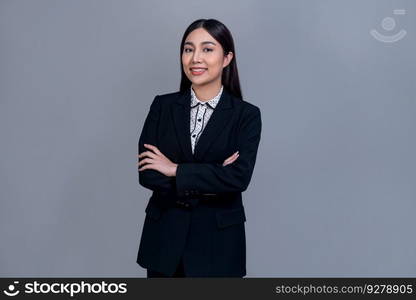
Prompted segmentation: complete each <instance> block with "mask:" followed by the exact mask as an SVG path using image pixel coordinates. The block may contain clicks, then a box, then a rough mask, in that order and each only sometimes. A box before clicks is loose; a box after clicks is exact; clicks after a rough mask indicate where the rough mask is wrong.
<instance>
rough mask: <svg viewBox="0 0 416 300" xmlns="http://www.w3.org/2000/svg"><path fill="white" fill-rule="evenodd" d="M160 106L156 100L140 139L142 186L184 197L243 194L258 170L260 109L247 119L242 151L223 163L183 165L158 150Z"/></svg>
mask: <svg viewBox="0 0 416 300" xmlns="http://www.w3.org/2000/svg"><path fill="white" fill-rule="evenodd" d="M159 116H160V103H159V98H158V96H156V97H155V99H154V101H153V103H152V105H151V107H150V112H149V114H148V116H147V118H146V120H145V124H144V126H143V130H142V134H141V135H140V139H139V149H138V150H139V153H140V154H139V155H138V158H139V162H138V166H139V183H140V184H141V185H142V186H144V187H146V188H148V189H151V190H154V191H164V192H174V193H177V194H180V195H181V194H183V193H184V192H186V191H192V192H193V193H194V194H202V193H227V192H242V191H244V190H246V189H247V187H248V184H249V182H250V179H251V175H252V172H253V169H254V164H255V161H256V156H257V149H258V145H259V142H260V135H261V116H260V110H259V109H258V108H255V109H252V110H251V112H250V113H249V114H247V115H246V116H245V118H244V122H243V124H242V127H241V131H240V132H241V133H240V136H239V137H238V141H239V143H238V144H239V145H238V147H239V151H237V152H235V153H234V154H233V155H231V156H230V157H228V158H227V159H226V160H225V161H224V162H223V163H222V164H214V163H183V164H176V163H173V162H172V161H170V160H169V158H167V157H166V156H165V155H164V154H163V153H162V152H161V151H160V150H159V149H158V148H157V147H156V145H157V140H156V136H157V124H158V120H159Z"/></svg>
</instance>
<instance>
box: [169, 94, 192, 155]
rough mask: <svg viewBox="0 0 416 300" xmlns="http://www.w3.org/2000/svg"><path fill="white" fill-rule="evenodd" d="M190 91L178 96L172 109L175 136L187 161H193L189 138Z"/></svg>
mask: <svg viewBox="0 0 416 300" xmlns="http://www.w3.org/2000/svg"><path fill="white" fill-rule="evenodd" d="M190 103H191V91H190V90H188V91H185V92H184V93H182V94H180V96H179V97H178V99H177V100H176V103H175V105H174V107H173V111H172V114H173V122H174V124H175V129H176V136H177V138H178V141H179V144H180V146H181V149H182V152H183V154H184V156H185V159H186V160H187V161H194V157H193V155H192V145H191V137H190V122H191V104H190Z"/></svg>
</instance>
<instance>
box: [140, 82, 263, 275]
mask: <svg viewBox="0 0 416 300" xmlns="http://www.w3.org/2000/svg"><path fill="white" fill-rule="evenodd" d="M190 101H191V94H190V90H187V91H185V92H176V93H169V94H164V95H158V96H156V97H155V99H154V100H153V103H152V105H151V106H150V112H149V114H148V116H147V118H146V120H145V123H144V126H143V129H142V133H141V135H140V138H139V144H138V150H139V153H142V152H144V151H147V150H148V149H147V148H145V147H144V144H152V145H154V146H156V147H158V149H159V150H160V151H161V152H162V153H163V154H164V155H165V156H166V157H168V158H169V159H170V160H171V161H172V162H174V163H177V164H178V168H177V172H176V177H167V176H165V175H163V174H162V173H160V172H158V171H155V170H149V169H147V170H143V171H139V183H140V184H141V185H142V186H144V187H146V188H148V189H150V190H152V191H153V194H152V196H151V198H150V199H149V202H148V204H147V207H146V210H145V211H146V218H145V221H144V225H143V232H142V236H141V240H140V246H139V251H138V255H137V263H138V264H139V265H140V266H142V267H144V268H149V269H151V270H154V271H158V272H161V273H164V274H166V275H169V276H170V275H172V274H173V273H174V272H175V270H176V268H177V265H178V263H179V260H180V258H181V256H182V255H183V262H184V266H185V272H186V276H187V277H243V276H245V275H246V238H245V227H244V222H245V221H246V217H245V212H244V206H243V203H242V197H241V193H242V192H243V191H245V190H246V189H247V187H248V185H249V182H250V180H251V177H252V173H253V169H254V165H255V162H256V156H257V149H258V145H259V142H260V135H261V125H262V123H261V115H260V110H259V108H258V107H257V106H255V105H253V104H250V103H248V102H246V101H243V100H241V99H238V98H236V97H234V96H233V95H232V94H231V93H230V92H229V91H227V89H226V88H225V87H224V89H223V93H222V95H221V98H220V101H219V103H218V104H217V106H216V108H215V110H214V112H213V114H212V115H211V118H210V120H209V121H208V123H207V124H206V127H205V129H204V131H203V132H202V134H201V136H200V139H199V141H198V142H197V144H196V146H195V153H194V154H192V148H191V139H190ZM237 150H238V151H239V153H240V156H239V157H238V159H237V160H236V161H235V162H234V163H232V164H229V165H227V166H222V163H223V162H224V160H225V159H226V158H227V157H229V156H230V155H231V154H233V153H234V152H235V151H237ZM213 194H214V195H213Z"/></svg>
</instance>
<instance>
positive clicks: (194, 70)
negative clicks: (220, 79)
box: [190, 68, 207, 75]
mask: <svg viewBox="0 0 416 300" xmlns="http://www.w3.org/2000/svg"><path fill="white" fill-rule="evenodd" d="M190 70H191V73H192V75H201V74H203V73H204V72H205V71H206V70H207V69H206V68H191V69H190Z"/></svg>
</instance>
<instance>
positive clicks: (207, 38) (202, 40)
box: [185, 28, 218, 46]
mask: <svg viewBox="0 0 416 300" xmlns="http://www.w3.org/2000/svg"><path fill="white" fill-rule="evenodd" d="M199 44H209V45H213V44H214V45H218V42H217V41H216V40H215V39H214V38H213V37H212V36H211V35H210V34H209V33H208V31H206V30H205V29H203V28H198V29H195V30H193V31H192V32H191V33H189V34H188V36H187V37H186V39H185V45H194V46H195V45H199Z"/></svg>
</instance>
